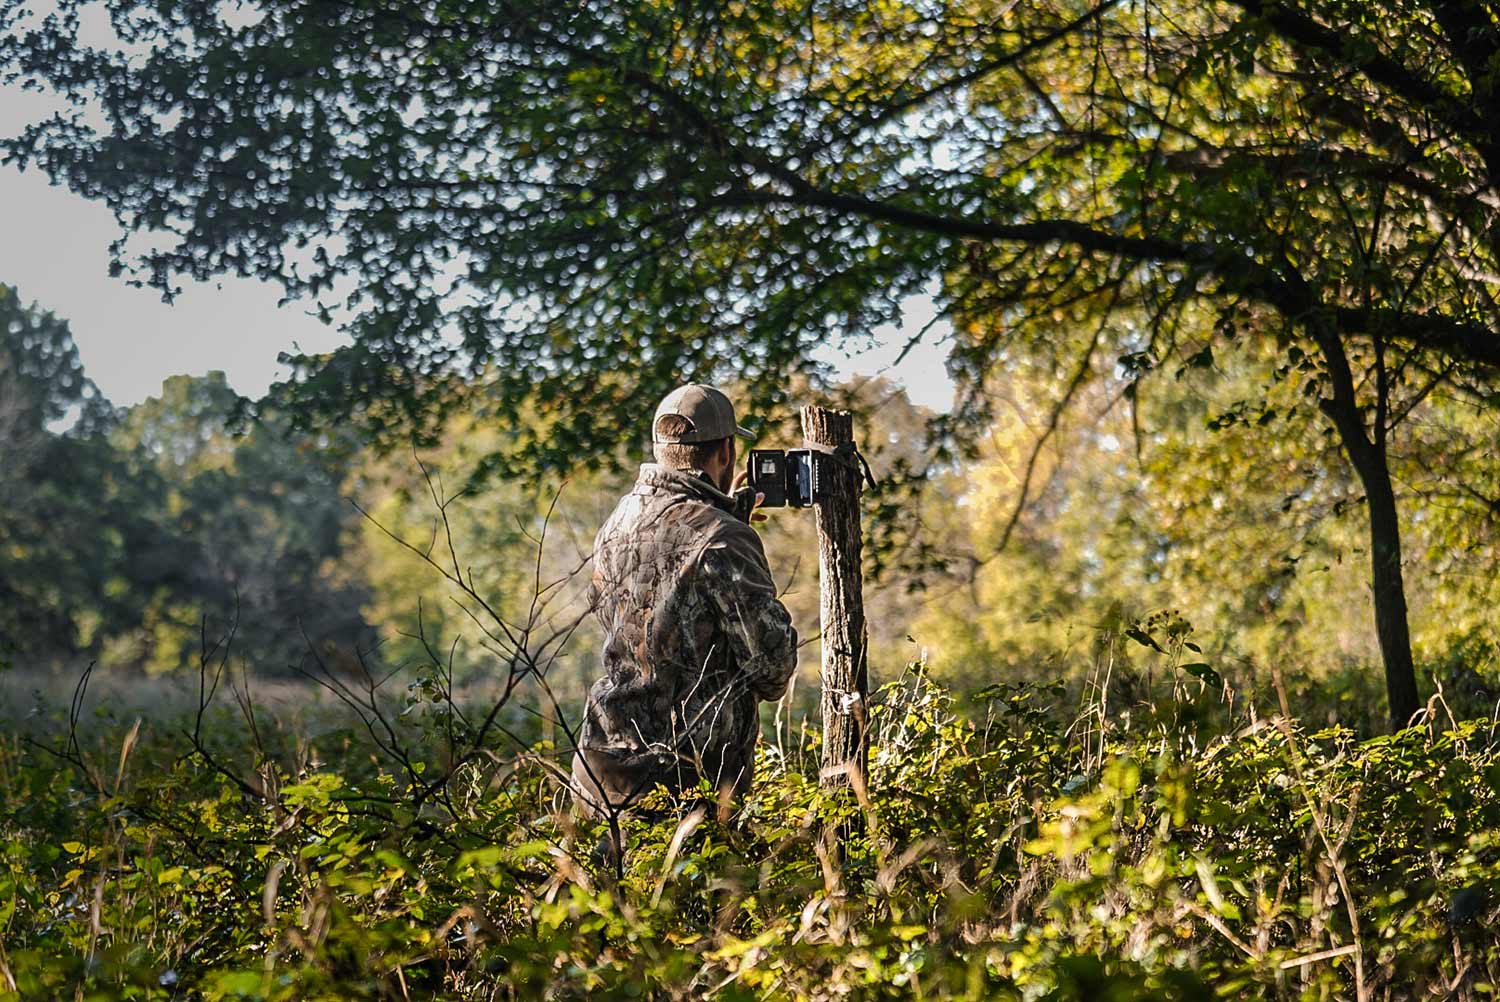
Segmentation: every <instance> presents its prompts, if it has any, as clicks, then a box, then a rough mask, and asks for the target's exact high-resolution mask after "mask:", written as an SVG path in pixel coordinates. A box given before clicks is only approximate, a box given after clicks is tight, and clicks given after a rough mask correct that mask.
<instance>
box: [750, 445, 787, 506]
mask: <svg viewBox="0 0 1500 1002" xmlns="http://www.w3.org/2000/svg"><path fill="white" fill-rule="evenodd" d="M788 483H789V470H788V466H787V454H786V453H785V452H783V451H782V450H780V449H751V450H750V486H751V487H753V488H754V489H755V490H756V491H758V492H760V493H761V494H764V495H765V496H766V499H765V500H764V501H762V502H761V503H760V506H761V507H762V508H785V507H786V504H787V484H788Z"/></svg>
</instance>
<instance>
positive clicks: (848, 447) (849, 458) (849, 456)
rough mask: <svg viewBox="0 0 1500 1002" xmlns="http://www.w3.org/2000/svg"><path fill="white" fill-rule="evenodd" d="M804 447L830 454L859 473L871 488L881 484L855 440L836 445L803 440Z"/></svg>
mask: <svg viewBox="0 0 1500 1002" xmlns="http://www.w3.org/2000/svg"><path fill="white" fill-rule="evenodd" d="M802 446H803V448H805V449H808V450H810V451H812V452H819V453H822V454H823V455H825V456H829V457H831V458H832V459H833V461H834V462H836V463H838V464H839V465H840V466H845V467H848V468H849V469H851V470H853V471H854V472H855V473H857V474H858V475H859V477H860V479H861V480H863V481H864V482H865V485H866V486H867V487H869V488H870V490H875V489H876V487H878V486H879V484H877V483H876V482H875V474H874V473H872V472H871V471H870V464H869V462H868V461H867V460H866V459H865V454H864V453H862V452H860V451H859V447H858V446H856V445H855V444H854V443H853V442H842V443H840V444H839V445H836V446H831V447H830V446H827V445H819V444H817V443H815V442H803V443H802Z"/></svg>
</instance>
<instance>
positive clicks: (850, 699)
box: [802, 406, 870, 787]
mask: <svg viewBox="0 0 1500 1002" xmlns="http://www.w3.org/2000/svg"><path fill="white" fill-rule="evenodd" d="M802 434H803V437H804V438H805V439H806V440H807V444H808V445H809V446H812V447H822V448H824V449H835V448H838V447H839V446H841V445H846V444H853V442H854V419H853V418H852V417H851V415H850V414H849V412H848V411H831V410H825V409H823V408H822V407H811V406H809V407H804V408H802ZM823 469H824V470H825V471H826V473H827V477H826V479H825V483H826V486H827V492H826V496H825V498H824V499H823V500H821V501H818V502H817V503H816V504H815V505H814V506H813V517H814V522H815V524H816V525H817V528H818V583H819V604H818V611H819V622H820V624H821V628H822V646H823V691H822V717H823V763H822V764H823V772H822V777H823V779H822V781H823V784H824V785H825V786H830V787H837V786H847V785H849V783H850V782H851V778H852V777H851V775H850V773H851V770H852V771H853V772H855V773H856V774H857V776H858V782H860V783H863V782H864V778H865V775H866V773H865V766H866V764H867V750H866V741H867V737H866V732H865V731H866V722H867V718H866V709H867V699H868V696H869V690H870V681H869V670H868V662H867V657H868V651H867V644H868V638H867V637H866V634H865V603H864V592H863V580H862V571H861V565H860V549H861V547H862V545H863V539H862V535H861V530H860V524H859V494H860V475H859V472H858V469H857V467H856V465H855V462H854V460H853V458H852V457H850V458H849V459H848V460H845V461H838V460H832V461H828V460H825V461H824V463H823Z"/></svg>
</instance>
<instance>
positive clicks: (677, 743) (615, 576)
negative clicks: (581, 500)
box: [573, 384, 797, 816]
mask: <svg viewBox="0 0 1500 1002" xmlns="http://www.w3.org/2000/svg"><path fill="white" fill-rule="evenodd" d="M736 435H741V436H746V437H748V436H749V433H748V432H746V431H745V429H743V428H741V427H739V426H738V424H736V422H735V416H734V405H733V404H731V403H730V401H729V398H728V397H726V396H725V395H724V394H723V393H721V392H720V391H719V390H717V389H714V388H713V387H711V386H702V385H696V384H695V385H688V386H683V387H680V388H679V389H677V390H675V391H673V392H672V393H671V394H669V395H668V396H667V397H666V399H664V400H663V401H662V402H661V405H660V406H659V407H658V408H657V411H656V416H655V418H654V419H653V422H652V443H653V452H654V454H655V459H656V462H654V463H646V464H643V465H642V466H641V472H640V477H639V479H638V480H637V481H636V484H635V487H634V489H633V490H631V492H630V493H629V494H627V495H625V497H624V498H622V499H621V500H620V503H619V505H618V506H617V507H616V508H615V510H614V513H613V514H612V515H610V517H609V519H608V521H606V522H605V524H604V527H603V528H602V529H601V530H600V531H599V535H598V538H597V539H596V540H595V543H594V574H593V580H592V583H591V585H590V589H589V597H590V600H591V602H592V606H593V609H594V611H595V613H596V615H598V617H599V621H600V623H601V625H602V626H603V628H604V659H603V660H604V670H605V674H604V677H603V678H601V679H600V680H599V681H598V682H597V683H596V684H595V685H594V687H593V688H592V689H591V690H590V692H589V698H588V705H587V708H586V711H585V715H584V720H583V724H582V727H581V728H580V731H579V735H578V745H579V747H578V751H577V753H576V755H575V756H574V759H573V791H574V798H575V801H576V802H577V803H578V804H579V805H580V806H581V808H582V809H583V811H584V812H585V813H588V814H590V815H593V816H617V815H618V812H620V811H623V810H624V809H625V808H628V807H630V806H631V805H633V804H635V803H636V802H637V801H639V800H640V799H641V797H643V796H644V795H645V794H646V793H647V792H649V791H650V790H651V789H653V788H654V787H656V786H657V785H662V786H665V787H666V788H667V789H668V790H669V791H673V792H677V791H680V790H683V789H687V788H691V787H694V786H696V785H697V784H698V783H699V782H700V781H701V780H707V781H708V783H709V785H710V787H712V788H713V789H714V790H715V791H717V794H718V797H719V801H720V804H721V806H724V807H727V805H728V804H729V803H731V802H732V801H733V800H734V799H736V798H737V797H739V796H740V795H742V794H743V793H744V792H745V791H746V790H747V789H748V788H749V786H750V779H751V771H752V769H753V767H754V755H755V742H756V738H757V737H758V735H759V731H760V725H759V713H758V709H757V707H758V703H759V701H760V700H774V699H777V698H778V697H780V696H781V694H782V692H783V691H784V690H785V688H786V684H787V680H788V679H789V678H791V675H792V672H793V671H794V670H795V669H796V666H797V631H796V630H795V629H793V628H792V623H791V616H790V615H789V614H788V613H787V610H786V607H785V606H784V605H782V604H781V602H780V600H779V599H778V598H777V597H776V586H775V582H774V581H773V580H772V578H771V569H770V567H769V565H768V564H767V562H766V554H765V550H764V549H763V548H762V546H761V542H760V537H759V535H758V534H757V533H756V532H755V530H754V529H752V528H751V527H750V525H749V524H748V520H749V518H750V511H751V509H752V508H753V505H752V504H749V503H748V501H749V499H747V498H743V497H742V498H740V500H739V503H738V504H737V502H736V497H735V496H732V495H731V493H730V491H731V487H732V478H733V477H734V472H735V452H736V450H735V441H734V439H735V436H736ZM746 490H748V488H747V489H746ZM743 493H744V492H743V491H742V492H741V494H743ZM760 500H761V499H760V498H758V497H757V498H755V499H754V501H755V503H757V504H758V503H759V501H760Z"/></svg>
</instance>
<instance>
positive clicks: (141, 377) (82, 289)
mask: <svg viewBox="0 0 1500 1002" xmlns="http://www.w3.org/2000/svg"><path fill="white" fill-rule="evenodd" d="M34 6H45V4H39V5H34ZM52 109H53V102H52V100H51V99H50V98H48V97H46V96H44V95H38V94H34V93H25V92H22V91H20V90H19V89H17V88H13V87H12V88H4V87H0V135H14V134H15V133H16V132H17V131H18V130H19V129H21V128H23V127H24V126H25V125H26V124H28V123H29V122H32V121H36V120H38V119H40V118H43V117H45V116H46V115H47V114H48V113H49V112H50V111H51V110H52ZM0 221H3V222H0V233H3V235H4V236H3V238H0V283H4V284H7V285H12V286H14V287H15V288H16V289H17V291H18V292H19V294H20V296H21V298H22V299H23V300H25V301H27V302H35V303H37V304H38V305H40V306H42V307H43V308H45V309H47V310H50V311H52V312H53V313H55V314H57V315H58V316H60V317H62V318H64V319H65V320H67V321H68V322H69V323H70V325H71V326H72V331H73V337H74V340H75V341H76V342H77V343H78V350H79V353H80V355H81V356H82V358H83V364H84V367H85V369H86V370H87V372H88V374H89V375H90V376H91V377H92V378H93V379H94V381H95V382H96V383H97V384H98V385H99V388H100V389H101V390H102V391H103V392H104V394H105V395H106V396H107V397H108V398H109V399H110V400H111V401H113V402H114V403H116V404H121V405H129V404H134V403H138V402H140V401H141V400H144V399H145V398H146V397H148V396H153V395H155V394H156V393H157V392H158V390H159V389H160V387H161V382H162V380H163V379H165V378H166V377H168V376H172V375H177V374H181V373H189V374H193V375H201V374H203V373H206V372H209V371H210V370H213V369H221V370H223V371H224V372H225V374H226V375H227V377H228V379H229V382H230V385H232V386H233V387H234V388H235V389H236V390H238V391H239V392H241V393H244V394H247V395H249V396H258V395H259V394H261V393H262V392H264V390H265V389H266V387H267V386H269V385H270V384H271V383H272V382H273V381H275V380H276V379H277V378H279V377H281V376H284V375H285V373H284V372H283V371H282V369H281V367H280V366H278V365H277V364H276V356H277V353H279V352H282V351H289V350H292V349H293V348H294V347H300V348H301V349H302V350H304V351H312V352H318V351H326V350H328V349H331V348H334V347H336V346H338V345H339V344H342V343H344V340H345V339H344V338H343V336H342V335H341V334H340V333H339V331H338V329H337V328H336V327H330V326H325V325H324V324H321V323H319V322H318V321H317V320H316V319H315V318H314V317H312V316H309V315H308V313H307V307H306V305H305V304H301V303H295V302H294V303H290V304H288V305H287V306H284V307H278V306H277V300H278V299H279V298H280V291H279V289H278V287H276V286H274V285H272V284H269V283H265V282H259V281H249V280H244V279H235V278H227V277H226V278H223V279H220V280H218V281H216V282H212V283H201V284H188V285H187V286H186V288H185V291H184V292H183V294H182V295H180V296H179V297H178V298H177V299H176V301H175V302H173V303H172V304H171V305H168V304H166V303H164V302H162V299H161V295H160V293H158V292H155V291H153V290H150V289H139V288H134V287H132V286H130V285H129V284H127V282H126V281H125V280H124V279H113V278H110V276H109V245H110V242H111V241H113V240H114V239H116V238H117V237H118V236H119V233H120V230H119V227H118V226H117V225H116V224H115V221H114V217H113V216H112V215H111V214H110V212H109V211H108V209H106V208H105V207H104V206H103V205H102V204H100V203H97V202H91V201H89V200H87V199H85V198H82V197H79V196H77V195H74V194H73V193H72V192H70V191H68V190H67V189H66V188H61V187H54V186H52V185H51V184H50V183H49V182H48V180H47V178H46V176H45V175H43V174H42V173H40V172H39V171H37V170H35V169H33V170H29V171H26V172H22V171H20V170H17V169H16V168H15V167H14V166H0ZM907 305H908V309H907V317H906V318H905V323H904V324H903V325H902V328H900V329H894V328H893V329H883V330H877V331H874V332H872V333H873V336H874V339H875V340H876V341H877V342H878V344H877V346H876V347H874V348H871V349H869V350H866V351H863V352H861V353H859V354H856V355H854V356H853V357H844V356H843V355H840V354H838V353H836V352H834V351H832V350H831V349H829V350H828V351H827V352H826V353H825V355H824V358H825V360H827V361H830V362H833V363H834V364H835V365H836V366H837V367H838V369H839V370H840V371H841V372H844V373H847V374H874V373H884V374H886V375H889V376H891V377H893V378H895V379H897V380H899V381H901V382H902V383H903V384H905V385H906V386H907V388H908V390H909V391H910V392H911V395H912V397H913V399H914V400H916V402H918V403H921V404H924V405H926V406H929V407H933V408H937V409H947V408H948V407H949V406H951V403H952V399H953V384H952V382H951V381H950V380H949V378H948V375H947V370H946V368H945V366H944V364H943V363H944V358H945V356H946V349H945V346H943V345H942V344H940V343H937V342H938V341H939V340H940V339H941V338H942V337H944V336H946V334H947V327H946V326H945V325H944V326H940V327H938V328H936V329H935V330H934V331H933V332H932V333H931V334H930V335H929V337H928V339H927V341H926V342H925V343H924V344H922V345H919V346H918V347H916V348H915V349H914V350H912V351H911V352H910V354H908V356H907V357H906V359H905V360H904V361H903V362H902V363H901V365H899V366H897V367H895V368H892V367H891V366H892V363H893V362H894V360H895V357H896V355H897V354H898V353H899V352H900V350H901V348H902V347H903V346H904V345H905V344H906V342H907V340H908V335H907V331H916V330H919V329H921V327H922V326H923V325H924V324H926V323H927V322H928V321H929V320H930V319H931V316H932V312H931V311H932V306H931V303H930V302H928V301H926V300H925V299H917V300H912V301H910V302H909V303H908V304H907Z"/></svg>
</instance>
